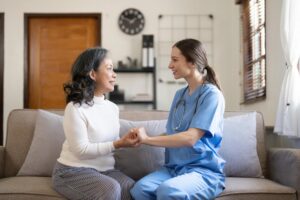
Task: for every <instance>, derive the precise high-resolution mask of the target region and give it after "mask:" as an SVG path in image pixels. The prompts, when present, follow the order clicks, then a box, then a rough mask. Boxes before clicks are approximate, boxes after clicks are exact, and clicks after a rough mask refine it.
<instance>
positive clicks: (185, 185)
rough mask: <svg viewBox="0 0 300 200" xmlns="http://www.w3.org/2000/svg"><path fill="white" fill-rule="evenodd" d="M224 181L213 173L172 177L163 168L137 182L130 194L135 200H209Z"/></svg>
mask: <svg viewBox="0 0 300 200" xmlns="http://www.w3.org/2000/svg"><path fill="white" fill-rule="evenodd" d="M224 181H225V178H224V176H221V175H219V174H215V173H213V172H211V173H205V174H201V173H198V172H195V171H194V172H189V173H184V174H182V175H178V176H173V175H172V174H171V173H170V172H169V171H168V169H167V168H165V167H163V168H161V169H160V170H158V171H156V172H153V173H151V174H149V175H147V176H145V177H144V178H142V179H141V180H139V181H138V182H137V183H136V184H135V185H134V187H133V188H132V189H131V191H130V193H131V195H132V197H133V198H134V199H136V200H152V199H153V200H155V199H157V200H171V199H172V200H179V199H184V200H210V199H215V198H216V196H218V195H219V194H220V193H221V192H222V191H223V190H224Z"/></svg>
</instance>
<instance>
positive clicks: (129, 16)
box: [119, 8, 145, 35]
mask: <svg viewBox="0 0 300 200" xmlns="http://www.w3.org/2000/svg"><path fill="white" fill-rule="evenodd" d="M144 26H145V18H144V15H143V14H142V13H141V12H140V11H139V10H137V9H134V8H128V9H126V10H124V11H123V12H122V13H121V15H120V17H119V27H120V29H121V30H122V31H123V32H124V33H126V34H129V35H136V34H138V33H140V32H141V31H142V30H143V29H144Z"/></svg>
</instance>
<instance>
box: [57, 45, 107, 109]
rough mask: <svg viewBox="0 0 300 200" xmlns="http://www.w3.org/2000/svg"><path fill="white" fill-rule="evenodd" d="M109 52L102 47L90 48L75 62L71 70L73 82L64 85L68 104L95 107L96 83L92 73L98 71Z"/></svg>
mask: <svg viewBox="0 0 300 200" xmlns="http://www.w3.org/2000/svg"><path fill="white" fill-rule="evenodd" d="M107 53H108V51H107V50H106V49H103V48H101V47H94V48H89V49H86V50H85V51H83V52H82V53H81V54H80V55H79V56H78V57H77V58H76V60H75V62H74V63H73V65H72V69H71V80H70V81H69V82H67V83H65V84H64V85H63V88H64V92H65V94H66V102H67V103H69V102H71V101H72V102H73V103H74V104H75V103H78V104H79V105H81V104H82V103H86V104H88V105H90V106H91V105H93V104H94V102H93V98H94V92H95V86H96V85H95V81H94V80H93V79H91V77H90V72H91V71H92V70H94V71H97V70H98V68H99V66H100V64H101V63H102V62H103V60H104V59H105V57H106V56H107Z"/></svg>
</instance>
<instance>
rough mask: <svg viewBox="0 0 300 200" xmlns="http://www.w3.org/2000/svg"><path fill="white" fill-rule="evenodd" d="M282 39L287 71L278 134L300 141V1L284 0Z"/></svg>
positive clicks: (278, 117)
mask: <svg viewBox="0 0 300 200" xmlns="http://www.w3.org/2000/svg"><path fill="white" fill-rule="evenodd" d="M280 36H281V44H282V48H283V53H284V58H285V61H286V66H284V67H285V68H286V70H285V74H284V79H283V82H282V87H281V92H280V96H279V104H278V110H277V116H276V123H275V129H274V132H276V133H278V134H281V135H288V136H298V137H300V74H299V70H298V68H299V58H300V0H282V11H281V24H280Z"/></svg>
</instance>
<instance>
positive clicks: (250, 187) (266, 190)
mask: <svg viewBox="0 0 300 200" xmlns="http://www.w3.org/2000/svg"><path fill="white" fill-rule="evenodd" d="M225 185H226V189H225V190H224V191H223V192H222V193H221V194H220V196H219V197H218V198H217V199H218V200H229V199H230V200H235V199H236V200H237V199H238V200H244V199H255V200H282V199H284V200H297V197H296V191H295V190H294V189H293V188H290V187H286V186H283V185H280V184H278V183H276V182H273V181H270V180H268V179H264V178H236V177H232V178H231V177H228V178H226V182H225Z"/></svg>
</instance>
